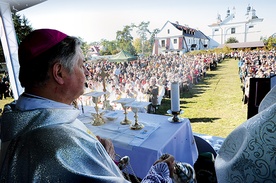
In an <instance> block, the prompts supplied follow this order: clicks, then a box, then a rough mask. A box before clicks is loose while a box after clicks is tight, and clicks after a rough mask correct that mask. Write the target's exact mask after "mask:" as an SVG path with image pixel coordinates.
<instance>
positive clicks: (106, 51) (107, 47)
mask: <svg viewBox="0 0 276 183" xmlns="http://www.w3.org/2000/svg"><path fill="white" fill-rule="evenodd" d="M101 45H102V46H103V48H102V49H101V50H100V54H101V55H115V54H116V53H118V52H119V49H118V48H117V42H116V41H115V40H114V41H108V40H106V39H102V40H101Z"/></svg>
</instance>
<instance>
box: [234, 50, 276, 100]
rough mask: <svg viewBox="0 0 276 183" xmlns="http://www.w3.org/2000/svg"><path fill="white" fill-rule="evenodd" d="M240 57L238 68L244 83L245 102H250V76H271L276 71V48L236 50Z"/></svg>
mask: <svg viewBox="0 0 276 183" xmlns="http://www.w3.org/2000/svg"><path fill="white" fill-rule="evenodd" d="M233 55H236V57H237V59H239V63H238V68H239V71H238V72H239V76H240V81H241V85H242V91H243V97H242V101H243V103H244V104H247V103H248V99H249V86H250V78H270V77H271V76H274V75H275V72H276V52H275V50H271V51H263V50H259V51H258V50H254V51H249V52H243V51H239V52H235V53H234V54H233Z"/></svg>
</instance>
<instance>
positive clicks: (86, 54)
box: [79, 37, 90, 60]
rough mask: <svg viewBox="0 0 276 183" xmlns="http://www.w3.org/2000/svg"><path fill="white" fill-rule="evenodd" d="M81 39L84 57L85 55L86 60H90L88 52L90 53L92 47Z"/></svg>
mask: <svg viewBox="0 0 276 183" xmlns="http://www.w3.org/2000/svg"><path fill="white" fill-rule="evenodd" d="M79 39H80V40H81V42H82V44H81V49H82V52H83V55H84V59H85V60H87V59H88V52H89V49H90V46H89V44H88V43H87V42H85V41H84V40H83V39H82V38H80V37H79Z"/></svg>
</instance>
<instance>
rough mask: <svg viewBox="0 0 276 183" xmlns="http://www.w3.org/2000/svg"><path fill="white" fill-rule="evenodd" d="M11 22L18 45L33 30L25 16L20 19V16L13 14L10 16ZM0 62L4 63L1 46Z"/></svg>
mask: <svg viewBox="0 0 276 183" xmlns="http://www.w3.org/2000/svg"><path fill="white" fill-rule="evenodd" d="M12 20H13V24H14V29H15V33H16V39H17V43H18V44H20V42H21V41H22V40H23V39H24V38H25V37H26V36H27V35H28V34H29V33H30V32H31V31H32V30H33V28H32V27H31V25H29V21H28V19H27V18H26V17H25V16H23V18H21V16H20V15H17V14H16V13H14V14H12ZM0 62H5V57H4V53H3V47H2V44H0Z"/></svg>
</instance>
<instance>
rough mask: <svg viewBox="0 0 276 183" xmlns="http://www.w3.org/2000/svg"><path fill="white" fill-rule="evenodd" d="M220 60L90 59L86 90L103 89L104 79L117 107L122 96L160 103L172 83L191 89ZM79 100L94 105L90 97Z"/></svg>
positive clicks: (172, 57)
mask: <svg viewBox="0 0 276 183" xmlns="http://www.w3.org/2000/svg"><path fill="white" fill-rule="evenodd" d="M220 59H223V58H222V54H201V55H181V56H180V55H178V54H169V55H158V56H148V57H140V58H138V59H137V60H135V61H130V62H119V63H116V62H109V61H101V62H96V61H95V62H87V63H86V68H87V70H88V72H89V76H88V78H87V92H89V91H103V90H104V86H103V80H105V87H106V91H107V92H108V94H107V95H108V101H110V104H111V105H112V106H113V107H114V109H120V107H121V106H120V105H116V103H113V101H115V100H118V99H119V98H135V99H136V100H137V101H147V102H148V101H149V102H151V103H152V105H153V106H158V105H161V103H162V99H163V97H170V87H171V83H172V82H174V81H178V82H179V86H180V93H182V92H184V91H188V90H190V89H191V88H192V87H193V85H195V84H196V83H198V82H199V81H200V80H202V79H203V78H204V77H205V75H206V72H207V70H208V69H210V67H211V66H212V65H214V63H217V62H218V60H220ZM103 72H104V73H105V77H103V75H102V73H103ZM80 100H81V102H82V103H83V104H84V105H91V98H89V97H82V98H81V99H80ZM102 100H103V99H102Z"/></svg>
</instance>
